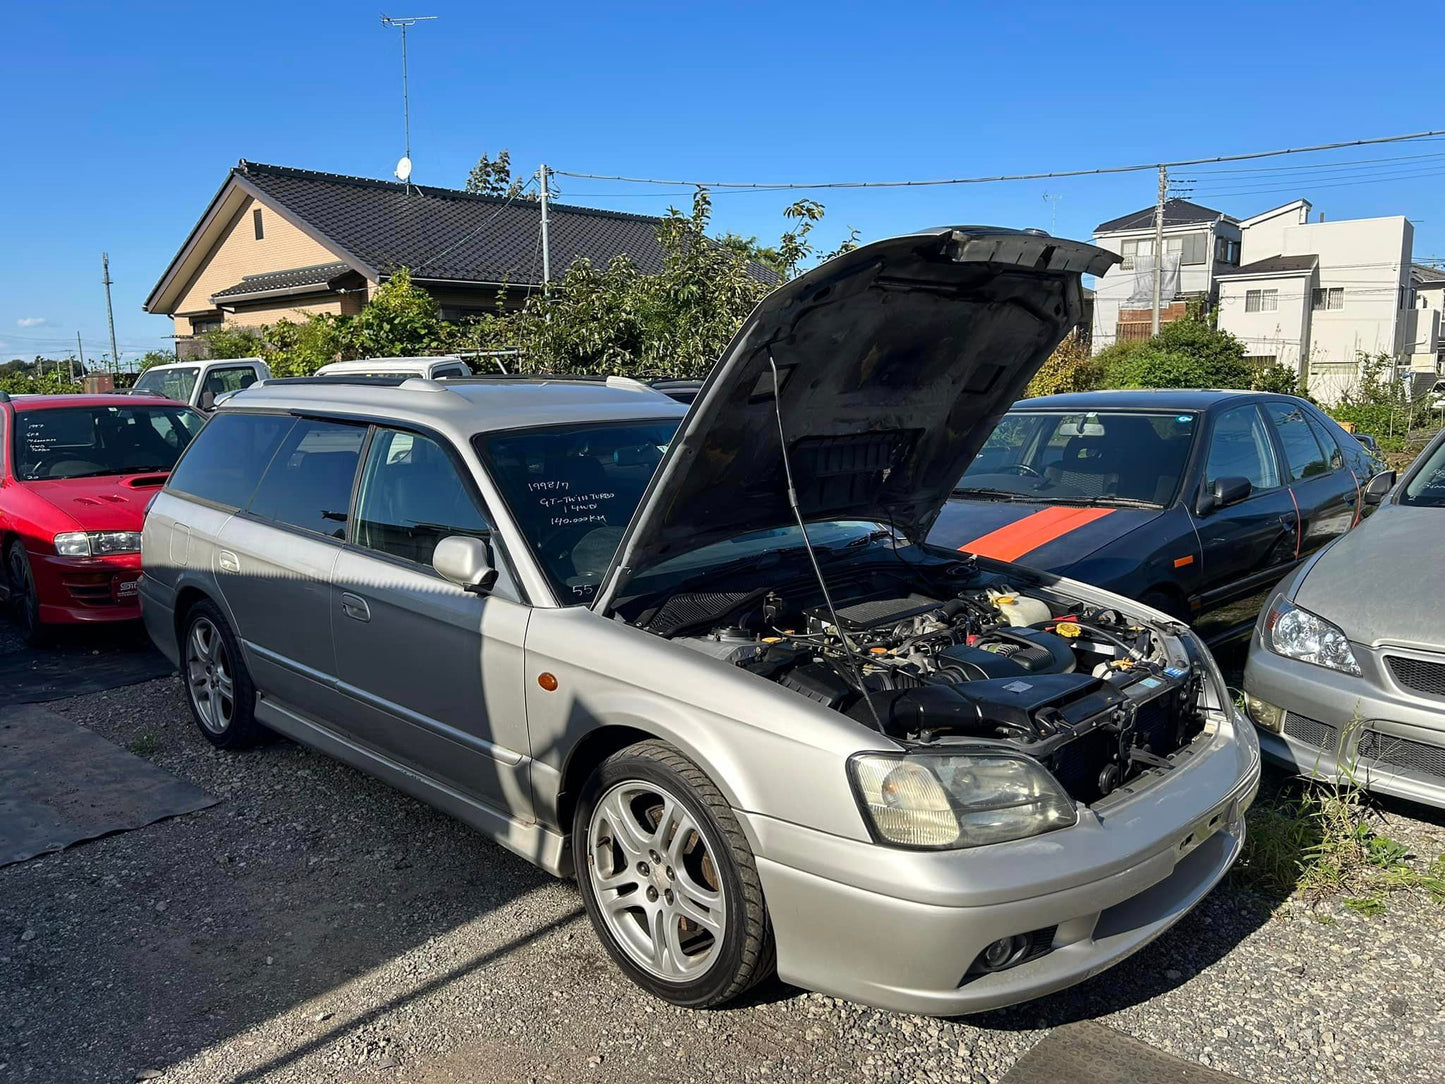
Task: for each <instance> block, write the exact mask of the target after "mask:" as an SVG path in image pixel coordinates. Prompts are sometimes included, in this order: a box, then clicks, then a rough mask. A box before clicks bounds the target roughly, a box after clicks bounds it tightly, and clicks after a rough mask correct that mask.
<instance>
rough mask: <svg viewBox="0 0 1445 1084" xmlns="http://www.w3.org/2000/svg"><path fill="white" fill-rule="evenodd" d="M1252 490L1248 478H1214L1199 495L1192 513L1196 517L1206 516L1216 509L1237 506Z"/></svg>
mask: <svg viewBox="0 0 1445 1084" xmlns="http://www.w3.org/2000/svg"><path fill="white" fill-rule="evenodd" d="M1253 489H1254V487H1253V486H1252V485H1250V482H1249V479H1248V478H1216V479H1214V481H1213V482H1212V483H1210V485H1209V487H1208V488H1207V489H1205V490H1204V491H1203V492H1202V493H1200V494H1199V501H1198V503H1197V504H1196V505H1195V506H1194V511H1195V513H1196V514H1197V515H1201V516H1207V515H1208V514H1209V513H1210V512H1213V511H1214V510H1215V509H1217V508H1228V507H1229V506H1230V505H1231V504H1238V503H1239V502H1240V501H1242V500H1244V499H1245V498H1246V497H1248V496H1249V495H1250V493H1251V492H1252V491H1253Z"/></svg>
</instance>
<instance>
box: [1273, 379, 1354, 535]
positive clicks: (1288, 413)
mask: <svg viewBox="0 0 1445 1084" xmlns="http://www.w3.org/2000/svg"><path fill="white" fill-rule="evenodd" d="M1264 411H1265V414H1266V415H1267V416H1268V417H1269V420H1270V423H1271V424H1272V426H1273V427H1274V434H1275V437H1276V439H1277V440H1278V441H1279V446H1280V451H1281V453H1282V456H1283V460H1284V467H1285V471H1286V474H1287V477H1288V479H1289V488H1290V492H1291V493H1293V494H1294V499H1295V504H1296V505H1297V506H1298V508H1299V516H1300V556H1301V557H1308V556H1309V555H1310V554H1312V553H1314V552H1315V551H1316V550H1319V549H1321V548H1322V547H1324V546H1327V545H1329V544H1330V543H1331V542H1333V541H1334V540H1335V539H1336V538H1339V537H1340V535H1342V534H1344V533H1345V532H1346V531H1348V530H1349V529H1350V527H1351V526H1352V525H1353V524H1354V522H1355V511H1356V509H1357V508H1358V507H1359V501H1360V490H1359V488H1358V485H1357V483H1356V481H1355V476H1354V475H1353V474H1352V473H1350V471H1349V470H1347V469H1346V467H1345V456H1344V453H1343V452H1342V451H1341V450H1340V446H1339V444H1337V443H1336V442H1335V439H1334V438H1333V437H1331V436H1330V435H1329V433H1327V432H1326V431H1325V427H1324V426H1323V425H1321V424H1320V423H1319V421H1317V420H1316V419H1315V418H1314V417H1312V416H1311V413H1310V410H1309V408H1308V407H1307V406H1306V405H1305V404H1304V403H1291V402H1287V401H1283V400H1280V401H1275V402H1269V403H1266V404H1265V405H1264Z"/></svg>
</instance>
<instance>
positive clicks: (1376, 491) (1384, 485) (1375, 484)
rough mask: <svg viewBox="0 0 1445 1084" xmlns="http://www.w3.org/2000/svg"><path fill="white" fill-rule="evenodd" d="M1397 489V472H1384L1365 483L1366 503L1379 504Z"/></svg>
mask: <svg viewBox="0 0 1445 1084" xmlns="http://www.w3.org/2000/svg"><path fill="white" fill-rule="evenodd" d="M1394 488H1395V472H1394V471H1392V470H1383V471H1381V472H1380V473H1379V474H1377V475H1375V476H1374V477H1373V478H1371V479H1370V480H1369V481H1368V482H1366V483H1365V503H1366V504H1379V503H1380V502H1381V501H1383V500H1384V499H1385V498H1386V497H1387V496H1389V493H1390V490H1392V489H1394Z"/></svg>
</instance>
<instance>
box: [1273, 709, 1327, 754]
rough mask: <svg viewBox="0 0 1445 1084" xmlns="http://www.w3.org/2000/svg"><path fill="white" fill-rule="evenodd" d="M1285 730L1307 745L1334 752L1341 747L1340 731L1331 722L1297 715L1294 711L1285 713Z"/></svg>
mask: <svg viewBox="0 0 1445 1084" xmlns="http://www.w3.org/2000/svg"><path fill="white" fill-rule="evenodd" d="M1284 732H1285V733H1286V734H1288V735H1289V736H1290V737H1291V738H1298V739H1299V740H1300V741H1302V742H1304V743H1305V744H1307V745H1313V746H1315V747H1316V748H1319V749H1323V750H1325V751H1326V752H1328V753H1334V752H1337V751H1338V748H1339V733H1340V732H1339V731H1338V730H1337V729H1336V728H1335V727H1332V726H1330V724H1329V723H1322V722H1320V721H1319V720H1318V719H1310V718H1308V717H1307V716H1304V715H1296V714H1295V713H1294V712H1292V711H1287V712H1285V714H1284Z"/></svg>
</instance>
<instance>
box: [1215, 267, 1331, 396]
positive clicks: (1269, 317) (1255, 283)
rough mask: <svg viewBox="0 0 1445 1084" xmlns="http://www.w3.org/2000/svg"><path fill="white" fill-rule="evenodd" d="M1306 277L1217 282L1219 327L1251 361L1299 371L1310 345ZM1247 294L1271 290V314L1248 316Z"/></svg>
mask: <svg viewBox="0 0 1445 1084" xmlns="http://www.w3.org/2000/svg"><path fill="white" fill-rule="evenodd" d="M1313 282H1314V279H1313V276H1310V275H1300V274H1293V275H1278V276H1270V277H1265V276H1260V277H1252V278H1247V279H1221V280H1220V283H1219V326H1220V328H1221V329H1223V330H1224V331H1228V332H1229V333H1230V334H1231V335H1233V336H1235V337H1236V338H1238V339H1240V340H1241V341H1242V342H1243V343H1244V348H1245V352H1246V353H1247V354H1249V356H1250V357H1253V358H1261V359H1264V358H1273V359H1274V360H1275V362H1276V363H1277V364H1280V365H1287V366H1289V367H1290V368H1291V369H1294V370H1295V371H1296V372H1299V371H1300V360H1301V358H1304V357H1307V352H1308V349H1309V341H1310V316H1311V313H1310V290H1311V287H1312V284H1313ZM1251 290H1259V291H1266V290H1273V291H1274V292H1275V303H1276V308H1275V311H1273V312H1249V311H1247V309H1246V299H1245V295H1246V294H1247V293H1248V292H1249V291H1251Z"/></svg>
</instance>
